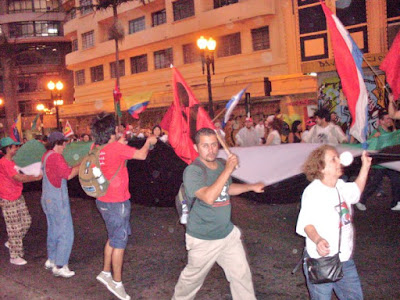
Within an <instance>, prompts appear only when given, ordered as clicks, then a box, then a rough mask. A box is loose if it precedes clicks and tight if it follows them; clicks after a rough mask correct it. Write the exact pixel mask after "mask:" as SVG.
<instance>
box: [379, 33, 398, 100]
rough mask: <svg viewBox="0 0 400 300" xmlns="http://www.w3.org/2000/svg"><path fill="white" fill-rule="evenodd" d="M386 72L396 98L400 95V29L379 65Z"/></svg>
mask: <svg viewBox="0 0 400 300" xmlns="http://www.w3.org/2000/svg"><path fill="white" fill-rule="evenodd" d="M379 68H380V69H381V70H382V71H385V73H386V81H387V82H388V83H389V84H390V88H391V89H392V92H393V97H394V99H395V100H397V99H399V96H400V31H399V32H398V33H397V35H396V38H395V39H394V41H393V44H392V46H391V47H390V50H389V52H388V53H387V54H386V57H385V59H384V60H383V62H382V63H381V66H380V67H379Z"/></svg>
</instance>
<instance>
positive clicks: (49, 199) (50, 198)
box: [41, 151, 74, 267]
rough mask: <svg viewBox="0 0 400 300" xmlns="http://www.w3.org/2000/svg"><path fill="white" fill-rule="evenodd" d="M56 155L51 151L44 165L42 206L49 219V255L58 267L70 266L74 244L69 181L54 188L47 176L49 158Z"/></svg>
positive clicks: (62, 182) (64, 180)
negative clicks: (69, 261)
mask: <svg viewBox="0 0 400 300" xmlns="http://www.w3.org/2000/svg"><path fill="white" fill-rule="evenodd" d="M53 153H55V152H54V151H49V153H48V154H47V155H46V156H45V158H44V160H43V165H42V172H43V185H42V198H41V204H42V208H43V211H44V213H45V214H46V218H47V255H48V259H50V260H51V261H53V262H54V263H55V265H56V266H59V267H62V266H64V265H68V260H69V256H70V255H71V250H72V244H73V242H74V227H73V225H72V216H71V208H70V205H69V196H68V187H67V180H66V179H64V178H63V179H62V180H61V187H60V188H56V187H54V186H53V185H52V184H51V183H50V181H49V179H48V178H47V175H46V172H45V170H46V162H47V159H48V157H49V156H50V155H51V154H53Z"/></svg>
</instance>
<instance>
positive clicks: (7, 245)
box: [4, 241, 10, 249]
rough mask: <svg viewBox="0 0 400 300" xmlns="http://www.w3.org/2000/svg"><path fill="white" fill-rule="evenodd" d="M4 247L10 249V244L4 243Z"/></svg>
mask: <svg viewBox="0 0 400 300" xmlns="http://www.w3.org/2000/svg"><path fill="white" fill-rule="evenodd" d="M4 246H5V247H6V248H8V249H10V243H9V242H8V241H7V242H5V243H4Z"/></svg>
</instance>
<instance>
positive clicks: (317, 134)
mask: <svg viewBox="0 0 400 300" xmlns="http://www.w3.org/2000/svg"><path fill="white" fill-rule="evenodd" d="M303 141H305V142H306V143H321V144H339V143H345V142H347V137H346V135H345V134H344V133H343V130H342V129H341V128H340V127H339V126H337V125H333V124H332V123H329V124H328V126H326V127H321V126H319V125H314V126H313V127H312V128H311V129H310V132H309V133H308V134H307V135H306V136H304V135H303Z"/></svg>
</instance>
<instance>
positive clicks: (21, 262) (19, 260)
mask: <svg viewBox="0 0 400 300" xmlns="http://www.w3.org/2000/svg"><path fill="white" fill-rule="evenodd" d="M10 263H12V264H13V265H17V266H23V265H26V264H27V263H28V262H27V261H26V260H25V259H23V258H22V257H17V258H10Z"/></svg>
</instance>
